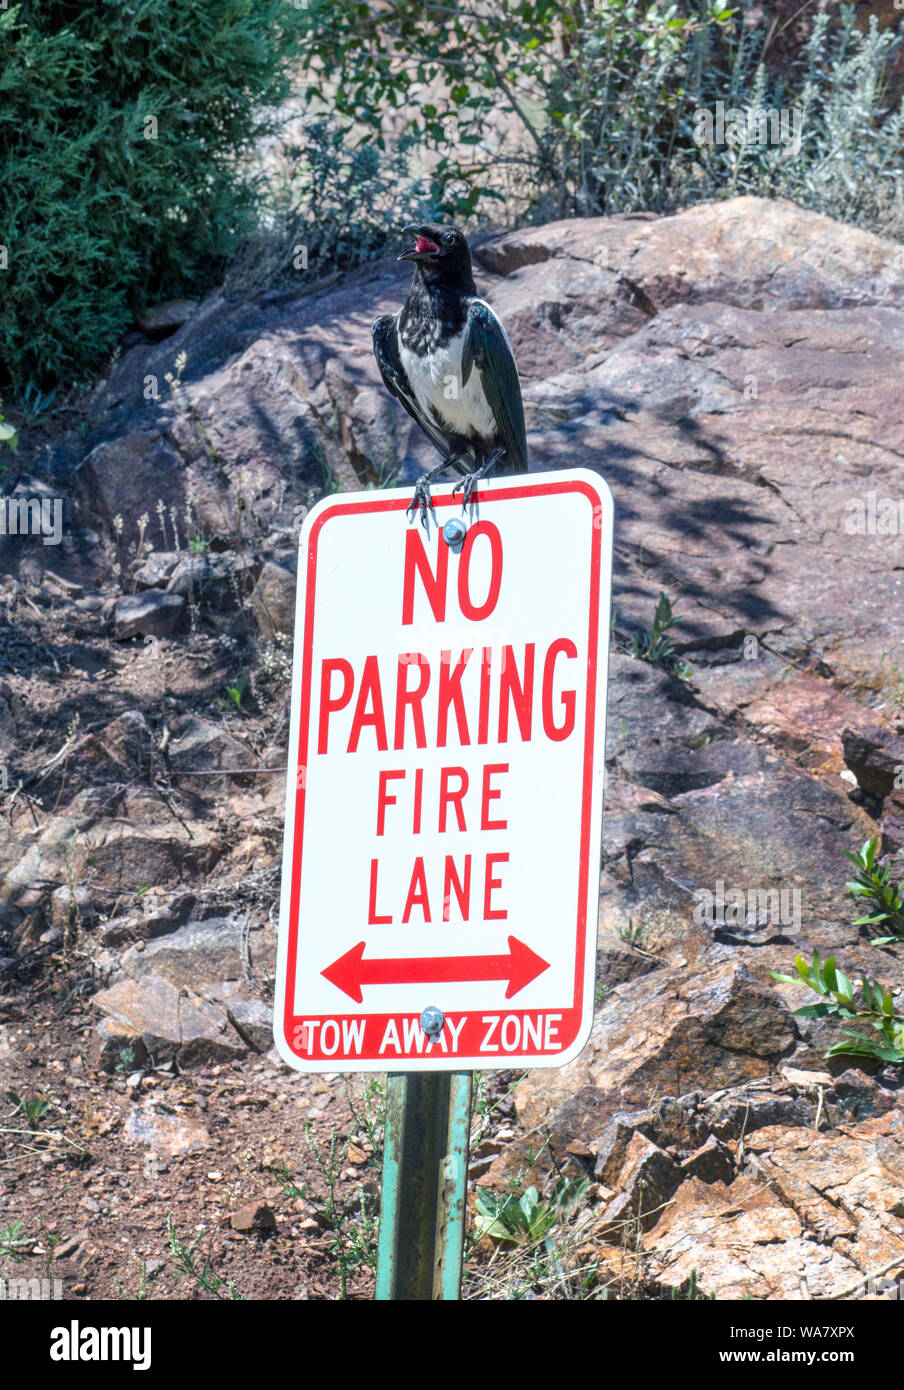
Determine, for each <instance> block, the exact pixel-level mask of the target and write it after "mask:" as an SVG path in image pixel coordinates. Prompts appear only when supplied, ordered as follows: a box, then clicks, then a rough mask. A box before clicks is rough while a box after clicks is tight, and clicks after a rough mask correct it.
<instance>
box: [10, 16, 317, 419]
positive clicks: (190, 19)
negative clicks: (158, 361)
mask: <svg viewBox="0 0 904 1390" xmlns="http://www.w3.org/2000/svg"><path fill="white" fill-rule="evenodd" d="M303 23H304V10H303V9H302V8H296V7H295V6H294V5H293V4H292V3H291V0H131V3H125V0H90V3H87V4H74V3H71V0H28V3H27V4H24V3H23V4H19V5H13V6H11V7H10V8H9V9H2V10H0V49H2V52H3V67H2V71H0V247H4V248H5V253H2V254H0V267H2V266H3V263H4V261H5V262H6V264H5V268H0V380H6V381H7V382H10V383H12V385H13V386H14V388H15V390H16V392H17V394H19V395H21V394H22V393H23V391H24V390H25V388H26V386H27V384H28V382H29V381H32V382H33V383H36V384H37V385H38V386H41V385H44V384H47V383H49V382H53V381H55V380H60V379H71V378H73V377H78V376H79V375H81V374H84V373H85V372H86V371H87V370H88V369H89V368H90V367H91V366H92V365H93V364H94V363H96V362H97V360H98V359H99V358H100V357H101V356H102V355H103V354H104V353H106V352H108V351H109V350H110V348H111V347H112V346H113V344H114V343H115V341H116V339H117V337H118V336H119V335H120V334H121V333H122V332H123V330H124V329H125V328H126V327H127V326H128V324H129V323H130V321H131V320H132V319H133V318H134V316H135V313H136V311H137V310H139V309H140V308H141V307H142V306H143V305H146V304H148V303H150V302H153V301H154V300H155V299H160V298H165V297H167V296H170V295H178V294H182V293H185V292H187V291H192V292H195V291H197V290H198V289H199V288H204V287H205V286H207V285H211V284H213V283H215V282H216V280H217V278H218V276H219V274H220V272H221V270H222V267H223V264H224V258H225V257H226V256H228V254H229V253H230V252H231V251H232V250H233V249H234V248H235V247H236V246H237V245H238V244H239V242H240V240H241V238H242V237H243V236H245V235H246V234H248V232H249V230H250V229H251V228H252V227H253V225H254V219H255V201H256V195H257V187H256V181H255V178H254V177H252V176H251V175H250V173H249V163H248V161H249V156H250V155H251V153H252V152H253V151H254V150H255V148H256V146H257V144H258V142H259V140H260V139H261V137H262V136H263V135H264V134H266V133H268V132H271V131H272V130H274V129H275V128H276V125H277V123H278V119H279V118H278V116H277V113H276V109H275V108H276V107H277V106H278V104H279V103H280V102H281V101H283V100H284V98H285V97H286V95H287V94H288V92H289V89H290V80H289V63H290V61H291V59H292V58H293V57H294V56H295V53H296V51H297V41H298V37H299V33H300V31H301V26H302V25H303Z"/></svg>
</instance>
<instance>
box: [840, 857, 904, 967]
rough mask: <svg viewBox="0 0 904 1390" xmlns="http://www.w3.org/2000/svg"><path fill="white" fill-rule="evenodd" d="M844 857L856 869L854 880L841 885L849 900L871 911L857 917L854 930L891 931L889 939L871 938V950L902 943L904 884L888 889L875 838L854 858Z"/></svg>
mask: <svg viewBox="0 0 904 1390" xmlns="http://www.w3.org/2000/svg"><path fill="white" fill-rule="evenodd" d="M846 857H847V858H848V859H850V861H851V863H852V864H855V865H856V866H857V877H856V878H855V879H853V880H851V882H849V883H846V884H845V888H846V889H847V896H848V897H849V898H863V899H865V902H866V904H867V905H868V906H869V907H871V908H872V909H873V911H872V913H871V914H870V915H869V916H868V917H858V918H857V920H856V922H854V926H855V927H875V926H878V925H879V923H880V922H884V923H885V924H886V927H887V928H891V932H892V934H891V935H890V936H874V937H873V939H872V940H871V942H870V945H871V946H888V945H890V944H891V943H892V942H895V941H901V940H902V939H904V898H902V897H901V891H902V888H904V884H902V883H899V884H898V886H897V888H894V887H893V886H892V882H891V870H890V869H889V868H888V865H886V864H880V863H879V862H878V859H879V836H878V835H874V836H873V837H872V839H870V840H867V842H866V844H865V845H864V846H863V848H862V849H860V850H858V851H857V853H856V854H850V853H847V852H846Z"/></svg>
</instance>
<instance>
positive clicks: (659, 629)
mask: <svg viewBox="0 0 904 1390" xmlns="http://www.w3.org/2000/svg"><path fill="white" fill-rule="evenodd" d="M683 622H684V619H683V618H679V617H678V616H677V615H676V614H675V612H674V610H673V609H672V601H671V599H670V598H669V596H668V594H666V593H660V595H659V602H658V603H657V605H656V612H655V613H654V614H653V626H652V627H651V628H644V630H643V632H639V633H635V635H634V636H633V637H632V638H631V654H632V656H637V657H639V658H640V660H641V661H649V663H650V664H651V666H664V667H665V668H666V670H669V671H672V672H673V674H674V675H676V676H678V677H679V679H680V680H687V679H688V678H689V676H690V674H691V668H690V667H689V666H688V664H687V663H686V662H682V661H679V660H678V658H677V657H676V655H675V644H674V643H673V641H672V639H671V638H670V637H669V636H668V635H667V634H668V633H669V631H670V629H671V628H673V627H676V626H677V625H678V623H683Z"/></svg>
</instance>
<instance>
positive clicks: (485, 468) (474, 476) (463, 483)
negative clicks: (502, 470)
mask: <svg viewBox="0 0 904 1390" xmlns="http://www.w3.org/2000/svg"><path fill="white" fill-rule="evenodd" d="M504 453H505V449H504V448H502V449H494V450H493V452H492V453H491V454H490V455H489V457H488V458H485V459H484V461H483V463H482V464H481V465H480V467H479V468H478V469H476V471H475V472H473V473H467V474H466V475H465V477H463V478H461V479H460V480H459V482H457V483H456V484H455V486H454V488H453V489H452V496H453V497H454V496H455V494H456V492H457V491H458V489H459V488H461V489H462V494H461V509H462V511H466V510H467V507H468V503H469V502H470V500H471V497H472V495H473V492H474V489H475V488H476V487H477V484H478V483H479V482H480V480H481V478H485V477H486V475H487V474H488V473H489V472H490V470H491V469H492V467H493V465H494V464H496V463H498V461H499V460H500V459H501V458H502V456H503V454H504Z"/></svg>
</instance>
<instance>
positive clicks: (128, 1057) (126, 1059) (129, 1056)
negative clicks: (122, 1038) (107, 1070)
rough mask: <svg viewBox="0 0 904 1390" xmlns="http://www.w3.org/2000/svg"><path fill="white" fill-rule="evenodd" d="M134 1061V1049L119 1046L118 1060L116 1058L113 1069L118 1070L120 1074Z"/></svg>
mask: <svg viewBox="0 0 904 1390" xmlns="http://www.w3.org/2000/svg"><path fill="white" fill-rule="evenodd" d="M134 1061H135V1052H134V1049H133V1048H131V1047H121V1048H120V1049H119V1060H118V1061H117V1063H116V1068H115V1069H116V1071H118V1072H119V1073H120V1074H122V1072H126V1071H128V1070H129V1067H130V1066H131V1065H132V1063H133V1062H134Z"/></svg>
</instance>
